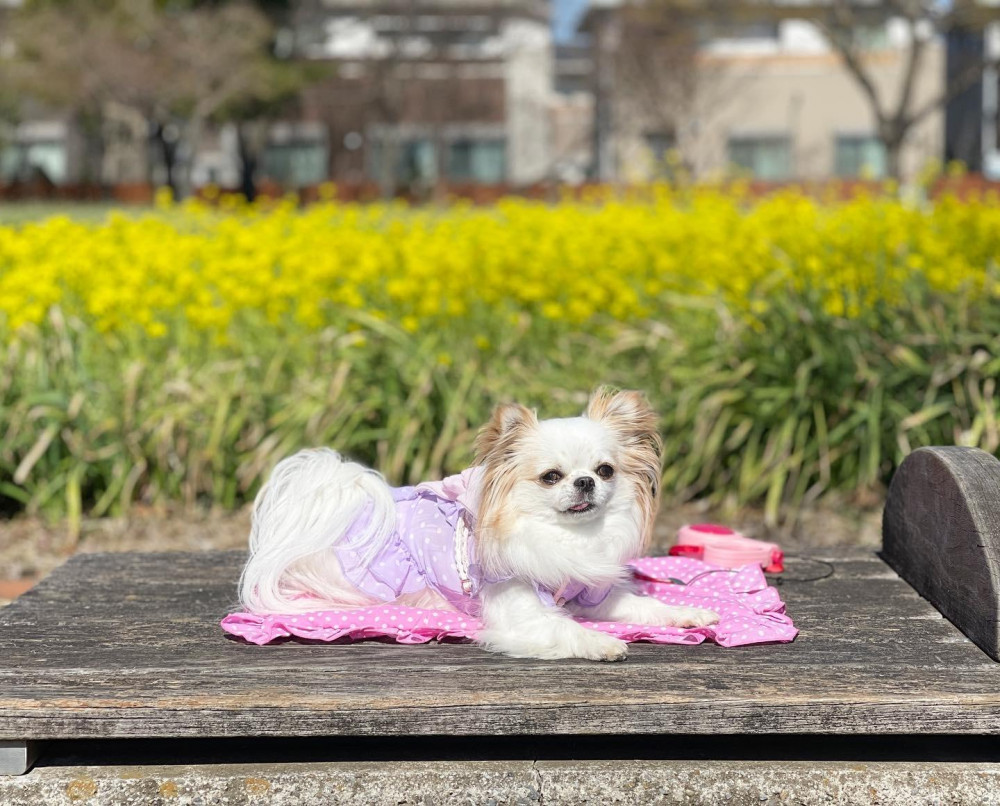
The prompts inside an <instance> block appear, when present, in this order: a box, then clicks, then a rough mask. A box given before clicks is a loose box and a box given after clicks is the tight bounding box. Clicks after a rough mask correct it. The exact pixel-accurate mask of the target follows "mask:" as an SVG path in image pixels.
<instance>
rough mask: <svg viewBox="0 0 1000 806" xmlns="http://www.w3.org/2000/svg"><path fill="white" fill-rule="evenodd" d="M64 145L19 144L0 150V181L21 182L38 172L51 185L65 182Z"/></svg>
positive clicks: (58, 143) (59, 143)
mask: <svg viewBox="0 0 1000 806" xmlns="http://www.w3.org/2000/svg"><path fill="white" fill-rule="evenodd" d="M66 163H67V155H66V144H65V143H63V142H61V141H52V142H34V143H28V142H20V143H14V144H12V145H9V146H6V147H5V148H0V179H3V180H5V181H12V180H23V179H26V178H28V177H29V176H30V175H31V174H32V173H33V172H34V171H40V172H41V173H42V174H44V175H45V177H46V178H47V179H49V180H50V181H51V182H52V183H53V184H56V185H59V184H62V183H63V182H65V181H66V172H67V164H66Z"/></svg>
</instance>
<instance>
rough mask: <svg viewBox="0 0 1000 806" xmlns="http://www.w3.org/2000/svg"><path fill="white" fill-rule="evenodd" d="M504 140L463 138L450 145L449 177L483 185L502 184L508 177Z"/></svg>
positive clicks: (457, 180) (458, 180)
mask: <svg viewBox="0 0 1000 806" xmlns="http://www.w3.org/2000/svg"><path fill="white" fill-rule="evenodd" d="M506 163H507V159H506V149H505V147H504V142H503V140H473V139H470V138H463V139H460V140H455V141H453V142H452V143H451V144H450V145H449V147H448V178H449V179H452V180H454V181H456V182H475V183H477V184H482V185H496V184H500V183H501V182H503V181H504V179H506V177H507V164H506Z"/></svg>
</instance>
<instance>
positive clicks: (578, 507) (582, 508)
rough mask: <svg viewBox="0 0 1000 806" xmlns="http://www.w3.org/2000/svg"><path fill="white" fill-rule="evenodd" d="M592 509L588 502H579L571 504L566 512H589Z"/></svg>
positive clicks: (592, 506)
mask: <svg viewBox="0 0 1000 806" xmlns="http://www.w3.org/2000/svg"><path fill="white" fill-rule="evenodd" d="M593 508H594V505H593V504H592V503H590V502H589V501H581V502H580V503H579V504H573V506H571V507H570V508H569V509H567V510H566V511H567V512H577V513H579V512H590V510H592V509H593Z"/></svg>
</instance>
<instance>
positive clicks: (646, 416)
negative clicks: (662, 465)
mask: <svg viewBox="0 0 1000 806" xmlns="http://www.w3.org/2000/svg"><path fill="white" fill-rule="evenodd" d="M584 416H585V417H586V418H587V419H590V420H596V421H598V422H600V423H603V424H604V425H605V426H607V427H608V428H609V429H611V431H613V432H614V433H615V435H616V436H617V437H618V438H619V440H620V441H621V442H622V444H623V446H624V447H625V448H626V449H627V450H632V449H642V448H646V449H649V448H652V449H653V450H655V452H656V458H657V461H659V457H660V451H661V449H662V440H661V439H660V432H659V429H658V428H657V421H658V419H659V418H658V417H657V416H656V412H655V411H653V407H652V406H650V405H649V401H648V400H646V396H645V395H644V394H643V393H642V392H636V391H632V390H624V391H620V392H618V391H615V390H614V389H611V388H609V387H607V386H603V387H601V388H600V389H598V390H596V391H595V392H594V394H592V395H591V396H590V402H589V403H588V404H587V411H586V412H585V413H584Z"/></svg>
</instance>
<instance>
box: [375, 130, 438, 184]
mask: <svg viewBox="0 0 1000 806" xmlns="http://www.w3.org/2000/svg"><path fill="white" fill-rule="evenodd" d="M393 150H394V151H395V152H396V156H395V161H394V162H395V165H394V169H393V175H392V179H393V181H394V182H395V183H397V184H400V185H404V186H405V185H415V184H433V183H434V182H435V181H436V180H437V175H438V169H437V157H436V155H435V153H434V143H433V142H432V141H431V140H424V139H406V140H398V141H397V142H396V143H395V144H394V149H393ZM388 151H389V144H388V143H386V142H385V141H384V140H383V139H375V140H374V141H372V148H371V152H370V155H369V159H370V162H369V167H370V170H371V175H372V178H373V179H375V180H376V181H381V180H382V179H385V178H386V177H384V176H383V174H382V172H383V170H384V163H383V160H384V159H385V158H386V157H385V155H386V153H387V152H388Z"/></svg>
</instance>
